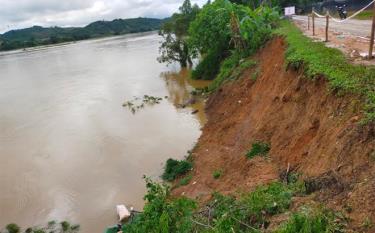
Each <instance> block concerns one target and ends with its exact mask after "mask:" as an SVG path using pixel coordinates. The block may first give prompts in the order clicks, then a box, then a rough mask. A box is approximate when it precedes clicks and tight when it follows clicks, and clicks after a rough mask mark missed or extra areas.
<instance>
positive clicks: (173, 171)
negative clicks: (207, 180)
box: [162, 159, 193, 181]
mask: <svg viewBox="0 0 375 233" xmlns="http://www.w3.org/2000/svg"><path fill="white" fill-rule="evenodd" d="M192 167H193V165H192V163H191V162H189V161H186V160H181V161H178V160H175V159H168V160H167V163H166V165H165V168H164V173H163V175H162V178H163V180H166V181H173V180H175V179H176V178H177V177H179V176H181V175H184V174H186V173H187V172H188V171H190V170H191V169H192Z"/></svg>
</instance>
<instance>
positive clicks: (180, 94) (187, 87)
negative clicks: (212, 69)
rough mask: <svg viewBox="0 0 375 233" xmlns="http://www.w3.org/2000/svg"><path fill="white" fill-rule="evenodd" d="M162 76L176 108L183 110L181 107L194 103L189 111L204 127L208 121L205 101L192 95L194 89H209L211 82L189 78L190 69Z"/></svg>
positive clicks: (170, 72) (169, 72) (166, 73)
mask: <svg viewBox="0 0 375 233" xmlns="http://www.w3.org/2000/svg"><path fill="white" fill-rule="evenodd" d="M161 76H162V77H163V78H164V79H165V83H166V86H167V89H168V92H169V100H170V101H171V102H172V103H173V104H174V105H175V106H176V108H180V109H181V108H182V107H181V106H183V105H185V104H186V103H190V102H192V104H188V106H189V107H190V108H189V110H187V111H190V112H195V114H196V116H197V118H198V119H199V122H200V123H201V125H204V124H205V123H206V120H207V119H206V115H205V113H204V101H203V100H202V99H195V98H194V97H193V96H192V95H191V94H190V93H191V91H193V90H194V88H204V87H207V86H208V84H209V83H210V81H204V80H193V79H191V78H189V77H190V70H188V69H182V70H181V71H180V72H173V71H168V72H163V73H162V74H161ZM192 100H193V101H192ZM191 109H192V110H191Z"/></svg>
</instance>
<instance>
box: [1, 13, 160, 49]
mask: <svg viewBox="0 0 375 233" xmlns="http://www.w3.org/2000/svg"><path fill="white" fill-rule="evenodd" d="M163 22H164V20H160V19H150V18H134V19H116V20H113V21H97V22H94V23H91V24H89V25H87V26H86V27H83V28H77V27H76V28H61V27H50V28H44V27H40V26H34V27H31V28H26V29H20V30H12V31H9V32H6V33H4V34H2V35H0V50H12V49H19V48H26V47H33V46H39V45H48V44H56V43H61V42H68V41H77V40H84V39H89V38H96V37H103V36H111V35H121V34H127V33H135V32H145V31H153V30H158V29H159V28H160V26H161V24H162V23H163Z"/></svg>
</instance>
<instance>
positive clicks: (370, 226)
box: [362, 217, 374, 230]
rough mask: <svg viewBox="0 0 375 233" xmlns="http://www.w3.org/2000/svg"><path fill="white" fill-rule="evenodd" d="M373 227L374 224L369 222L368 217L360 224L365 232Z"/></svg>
mask: <svg viewBox="0 0 375 233" xmlns="http://www.w3.org/2000/svg"><path fill="white" fill-rule="evenodd" d="M373 226H374V223H373V222H372V221H371V219H370V218H369V217H366V218H365V220H364V221H363V223H362V227H363V228H365V229H366V230H368V229H371V228H372V227H373Z"/></svg>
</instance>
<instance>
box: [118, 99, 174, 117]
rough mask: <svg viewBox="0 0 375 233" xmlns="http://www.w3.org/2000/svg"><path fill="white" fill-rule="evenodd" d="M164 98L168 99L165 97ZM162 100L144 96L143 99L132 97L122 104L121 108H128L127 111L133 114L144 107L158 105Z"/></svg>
mask: <svg viewBox="0 0 375 233" xmlns="http://www.w3.org/2000/svg"><path fill="white" fill-rule="evenodd" d="M164 98H168V97H167V96H166V97H164ZM162 100H163V98H160V97H156V96H151V95H144V96H143V98H140V97H134V98H133V99H132V100H129V101H126V102H125V103H123V104H122V106H123V107H128V109H129V110H130V111H131V112H132V113H133V114H135V113H136V112H137V111H139V110H140V109H142V108H144V107H145V106H146V105H148V106H152V105H155V104H160V103H161V101H162Z"/></svg>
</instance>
